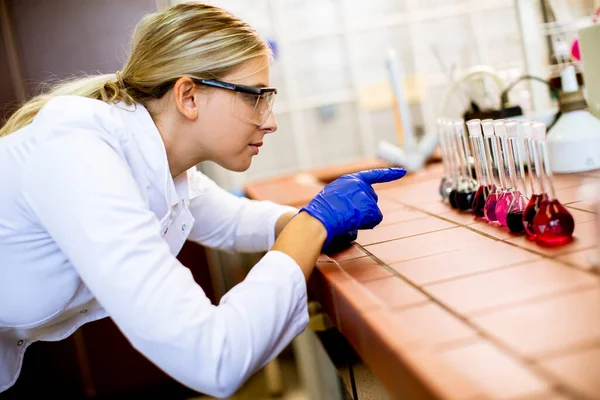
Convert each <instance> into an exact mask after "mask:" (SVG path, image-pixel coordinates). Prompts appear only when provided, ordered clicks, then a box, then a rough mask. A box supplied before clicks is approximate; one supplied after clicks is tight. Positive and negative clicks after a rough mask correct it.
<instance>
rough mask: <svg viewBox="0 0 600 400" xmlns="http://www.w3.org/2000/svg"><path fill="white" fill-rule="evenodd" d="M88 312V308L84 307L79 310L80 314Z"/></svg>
mask: <svg viewBox="0 0 600 400" xmlns="http://www.w3.org/2000/svg"><path fill="white" fill-rule="evenodd" d="M86 312H87V310H86V309H83V310H81V311H79V313H80V314H85V313H86Z"/></svg>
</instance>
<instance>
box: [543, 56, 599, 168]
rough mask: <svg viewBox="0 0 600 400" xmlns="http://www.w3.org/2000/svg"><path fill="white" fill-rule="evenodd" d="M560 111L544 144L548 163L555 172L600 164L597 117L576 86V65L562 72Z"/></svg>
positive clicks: (593, 166)
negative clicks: (589, 108) (548, 157)
mask: <svg viewBox="0 0 600 400" xmlns="http://www.w3.org/2000/svg"><path fill="white" fill-rule="evenodd" d="M561 83H562V89H563V90H562V92H561V94H560V110H561V112H562V115H561V116H560V118H559V119H558V121H556V124H555V125H554V126H553V127H552V128H551V129H550V131H549V132H548V137H547V146H548V152H549V156H550V165H551V167H552V171H553V172H555V173H559V174H560V173H571V172H581V171H590V170H594V169H598V168H600V120H599V119H597V118H596V117H594V116H593V115H592V114H590V112H589V111H587V109H586V108H587V104H586V102H585V98H584V97H583V91H582V90H581V89H579V86H578V84H577V78H576V75H575V67H573V66H572V65H571V66H568V67H566V68H565V69H564V70H563V71H562V73H561Z"/></svg>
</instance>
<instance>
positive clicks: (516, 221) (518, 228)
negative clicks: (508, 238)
mask: <svg viewBox="0 0 600 400" xmlns="http://www.w3.org/2000/svg"><path fill="white" fill-rule="evenodd" d="M506 226H508V229H510V231H511V232H512V233H522V232H525V227H524V226H523V211H511V212H509V213H508V215H507V216H506Z"/></svg>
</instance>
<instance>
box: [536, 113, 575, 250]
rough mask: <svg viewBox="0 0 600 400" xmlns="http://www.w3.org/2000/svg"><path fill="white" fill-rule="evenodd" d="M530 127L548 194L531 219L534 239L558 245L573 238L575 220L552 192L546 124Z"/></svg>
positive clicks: (552, 180) (545, 243) (552, 184)
mask: <svg viewBox="0 0 600 400" xmlns="http://www.w3.org/2000/svg"><path fill="white" fill-rule="evenodd" d="M532 129H533V139H534V142H535V144H536V145H537V149H538V153H539V158H540V161H541V166H542V168H543V182H544V185H543V186H544V188H545V189H546V194H547V195H548V197H547V198H546V199H545V200H543V201H542V203H541V204H540V209H539V210H538V212H537V214H536V215H535V218H534V219H533V231H534V232H535V240H536V242H538V243H540V244H544V245H549V246H559V245H562V244H565V243H569V242H570V241H571V240H572V239H573V231H574V230H575V221H574V220H573V216H572V215H571V213H570V212H569V211H568V210H567V209H566V208H565V207H564V206H563V205H562V204H560V202H559V201H558V199H557V198H556V194H555V192H554V179H553V177H552V169H551V168H550V161H549V157H548V148H547V146H546V125H545V124H543V123H541V122H535V123H533V124H532Z"/></svg>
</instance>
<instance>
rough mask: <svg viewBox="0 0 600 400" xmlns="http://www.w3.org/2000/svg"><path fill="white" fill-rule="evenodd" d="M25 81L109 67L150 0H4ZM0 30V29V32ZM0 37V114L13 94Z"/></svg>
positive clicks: (151, 7) (33, 85)
mask: <svg viewBox="0 0 600 400" xmlns="http://www.w3.org/2000/svg"><path fill="white" fill-rule="evenodd" d="M7 4H8V9H9V12H10V13H11V15H12V19H13V23H14V28H15V33H16V39H17V44H18V46H19V49H20V53H21V58H22V62H23V69H24V73H25V78H26V86H27V90H28V92H29V94H30V95H32V94H34V93H36V92H37V91H38V89H39V88H40V84H41V83H43V82H47V81H48V80H52V79H60V78H65V77H69V76H72V75H74V74H79V73H83V72H85V73H95V72H100V73H110V72H114V71H116V70H117V69H119V68H120V66H121V65H122V62H123V60H124V59H125V57H126V55H127V53H128V51H129V40H130V35H131V33H132V31H133V28H134V26H135V24H136V23H137V21H138V20H139V19H140V18H141V16H142V15H144V14H145V13H148V12H153V11H156V1H155V0H126V1H123V0H8V1H7ZM1 34H2V33H1V30H0V35H1ZM8 65H9V64H8V59H7V53H6V49H5V45H4V38H3V37H2V40H1V41H0V117H1V116H3V115H6V114H7V113H8V112H9V111H10V109H11V108H12V107H14V106H15V104H16V103H15V102H16V100H17V97H16V94H15V92H14V88H13V83H12V81H11V75H10V73H9V69H8Z"/></svg>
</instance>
